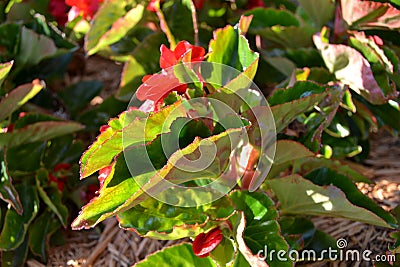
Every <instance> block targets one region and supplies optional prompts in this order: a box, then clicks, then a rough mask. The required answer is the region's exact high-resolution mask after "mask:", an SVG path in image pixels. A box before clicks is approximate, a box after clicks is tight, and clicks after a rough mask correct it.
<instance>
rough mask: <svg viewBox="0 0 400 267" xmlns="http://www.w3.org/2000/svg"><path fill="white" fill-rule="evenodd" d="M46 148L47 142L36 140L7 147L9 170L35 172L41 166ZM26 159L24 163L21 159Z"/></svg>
mask: <svg viewBox="0 0 400 267" xmlns="http://www.w3.org/2000/svg"><path fill="white" fill-rule="evenodd" d="M45 148H46V142H35V143H29V144H26V145H19V146H14V147H12V148H7V161H8V166H7V167H8V170H9V171H10V172H13V171H22V172H27V173H29V172H34V171H36V170H38V169H39V168H40V167H41V166H40V165H41V156H42V154H43V151H44V149H45ZM21 159H24V164H21V163H20V160H21Z"/></svg>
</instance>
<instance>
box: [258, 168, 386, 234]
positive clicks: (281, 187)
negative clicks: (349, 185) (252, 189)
mask: <svg viewBox="0 0 400 267" xmlns="http://www.w3.org/2000/svg"><path fill="white" fill-rule="evenodd" d="M266 183H267V184H268V186H269V187H270V188H271V189H272V190H273V191H274V193H275V194H276V195H277V197H278V199H279V203H280V212H281V214H282V215H286V214H292V215H293V214H294V215H296V214H298V215H316V216H331V217H341V218H347V219H350V220H355V221H360V222H365V223H369V224H373V225H378V226H383V227H391V226H390V225H389V224H388V223H386V222H385V220H383V219H382V218H380V217H379V216H377V215H375V214H374V213H373V212H371V211H369V210H366V209H364V208H361V207H357V206H355V205H353V204H352V203H350V202H349V201H348V200H347V199H346V195H345V194H344V193H343V191H341V190H340V189H339V188H337V187H336V186H333V185H327V186H318V185H315V184H313V183H312V182H310V181H309V180H306V179H304V178H302V177H301V176H299V175H297V174H294V175H291V176H287V177H284V178H277V179H272V180H268V181H267V182H266Z"/></svg>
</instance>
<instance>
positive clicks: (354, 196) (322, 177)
mask: <svg viewBox="0 0 400 267" xmlns="http://www.w3.org/2000/svg"><path fill="white" fill-rule="evenodd" d="M305 178H307V179H309V180H311V181H312V182H313V183H315V184H317V185H319V186H327V185H334V186H336V187H338V188H339V189H340V190H342V191H343V193H344V194H345V195H346V198H347V199H348V200H349V201H350V202H351V203H352V204H354V205H357V206H358V207H362V208H364V209H366V210H369V211H371V212H373V213H374V214H376V215H378V216H379V217H381V218H382V219H384V220H385V222H386V223H387V224H388V225H390V227H394V226H396V224H397V221H396V219H395V218H394V217H393V216H392V215H391V214H390V213H388V212H386V211H385V210H384V209H382V208H381V207H380V206H379V205H377V204H376V203H375V202H374V201H373V200H372V199H370V198H368V197H367V196H366V195H364V194H363V193H361V192H360V191H359V190H358V188H357V186H356V185H355V184H354V183H353V182H352V181H351V180H350V178H348V177H346V176H344V175H340V174H337V173H335V172H334V171H332V170H329V169H327V168H320V169H317V170H315V171H313V172H311V173H309V174H307V175H306V176H305Z"/></svg>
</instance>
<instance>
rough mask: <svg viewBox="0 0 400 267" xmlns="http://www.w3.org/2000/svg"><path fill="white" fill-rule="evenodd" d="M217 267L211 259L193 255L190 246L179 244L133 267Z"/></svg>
mask: <svg viewBox="0 0 400 267" xmlns="http://www.w3.org/2000/svg"><path fill="white" fill-rule="evenodd" d="M154 266H157V267H170V266H180V267H193V266H202V267H217V265H215V263H214V262H213V261H212V259H211V258H210V257H207V258H199V257H197V256H195V255H194V254H193V251H192V246H191V245H190V244H186V243H185V244H179V245H176V246H173V247H168V248H164V249H163V250H161V251H159V252H157V253H155V254H152V255H150V256H148V257H147V258H146V259H144V260H143V261H141V262H138V263H136V264H135V265H133V267H154Z"/></svg>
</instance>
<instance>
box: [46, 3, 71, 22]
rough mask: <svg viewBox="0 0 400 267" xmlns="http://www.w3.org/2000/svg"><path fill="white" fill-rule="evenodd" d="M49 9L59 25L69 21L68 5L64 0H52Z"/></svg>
mask: <svg viewBox="0 0 400 267" xmlns="http://www.w3.org/2000/svg"><path fill="white" fill-rule="evenodd" d="M48 9H49V12H50V14H51V15H52V16H53V17H54V19H55V20H56V21H57V23H58V25H64V24H65V23H66V22H67V20H68V15H67V13H68V6H67V5H66V4H65V1H64V0H50V2H49V6H48Z"/></svg>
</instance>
